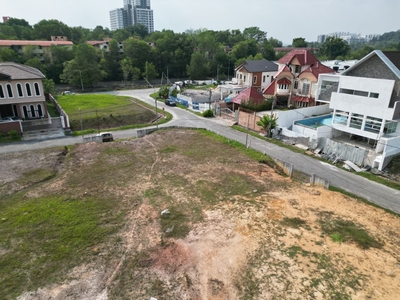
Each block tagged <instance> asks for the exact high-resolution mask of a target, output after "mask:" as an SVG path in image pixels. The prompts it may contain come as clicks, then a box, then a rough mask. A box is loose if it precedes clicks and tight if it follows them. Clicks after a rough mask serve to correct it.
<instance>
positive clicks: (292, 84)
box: [263, 48, 335, 108]
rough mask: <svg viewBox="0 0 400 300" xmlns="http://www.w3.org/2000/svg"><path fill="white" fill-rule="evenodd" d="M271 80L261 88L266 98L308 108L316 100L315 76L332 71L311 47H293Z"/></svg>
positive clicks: (278, 104) (279, 102)
mask: <svg viewBox="0 0 400 300" xmlns="http://www.w3.org/2000/svg"><path fill="white" fill-rule="evenodd" d="M278 64H279V69H278V71H277V72H276V73H275V74H274V80H273V81H272V82H271V83H270V84H269V85H268V86H267V87H266V88H265V89H264V90H263V95H264V97H266V98H273V99H274V100H275V104H276V105H277V106H286V107H297V108H301V107H310V106H315V105H318V103H317V102H316V101H315V92H316V90H317V82H318V76H319V75H320V74H334V73H335V71H334V70H333V69H331V68H329V67H327V66H325V65H323V64H322V63H321V62H320V61H319V60H318V59H317V58H316V57H315V56H314V55H313V53H312V52H311V51H310V50H307V49H304V48H303V49H301V48H300V49H293V50H292V51H290V52H289V53H288V54H286V55H285V56H284V57H282V58H281V59H280V60H278Z"/></svg>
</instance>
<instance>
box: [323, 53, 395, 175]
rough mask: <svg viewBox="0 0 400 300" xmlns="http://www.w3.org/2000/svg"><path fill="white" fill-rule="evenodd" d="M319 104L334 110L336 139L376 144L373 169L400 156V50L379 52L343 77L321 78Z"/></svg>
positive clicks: (353, 67)
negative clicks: (326, 105)
mask: <svg viewBox="0 0 400 300" xmlns="http://www.w3.org/2000/svg"><path fill="white" fill-rule="evenodd" d="M316 101H317V102H318V103H321V104H329V108H330V109H331V110H332V118H331V122H330V124H329V126H330V127H331V128H332V137H334V138H338V137H341V138H342V140H343V139H344V140H346V139H348V140H350V139H358V140H360V141H365V142H366V143H367V144H371V143H372V144H373V147H374V151H375V154H376V155H375V156H374V159H373V161H372V167H376V168H378V169H379V170H382V169H383V168H384V167H385V166H386V165H387V164H388V163H389V162H390V160H391V159H392V158H393V157H394V156H397V155H399V154H400V125H399V123H400V52H399V51H397V52H396V51H394V52H383V51H380V50H375V51H373V52H371V53H370V54H368V55H367V56H365V57H364V58H362V59H361V60H359V61H358V62H357V63H356V64H354V65H353V66H351V67H349V68H348V69H347V70H345V71H343V72H342V73H341V74H340V75H331V74H322V75H320V77H319V81H318V87H317V92H316Z"/></svg>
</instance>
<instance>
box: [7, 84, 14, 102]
mask: <svg viewBox="0 0 400 300" xmlns="http://www.w3.org/2000/svg"><path fill="white" fill-rule="evenodd" d="M7 94H8V98H14V95H13V91H12V87H11V84H9V83H7Z"/></svg>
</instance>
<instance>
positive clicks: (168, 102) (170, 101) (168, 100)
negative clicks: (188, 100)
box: [165, 99, 176, 106]
mask: <svg viewBox="0 0 400 300" xmlns="http://www.w3.org/2000/svg"><path fill="white" fill-rule="evenodd" d="M165 105H168V106H176V102H175V101H174V100H171V99H167V100H165Z"/></svg>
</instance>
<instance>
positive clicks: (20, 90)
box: [17, 83, 24, 97]
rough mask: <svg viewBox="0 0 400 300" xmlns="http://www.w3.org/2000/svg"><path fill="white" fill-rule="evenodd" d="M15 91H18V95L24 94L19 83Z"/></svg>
mask: <svg viewBox="0 0 400 300" xmlns="http://www.w3.org/2000/svg"><path fill="white" fill-rule="evenodd" d="M17 91H18V97H23V96H24V94H23V93H22V86H21V84H19V83H17Z"/></svg>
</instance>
